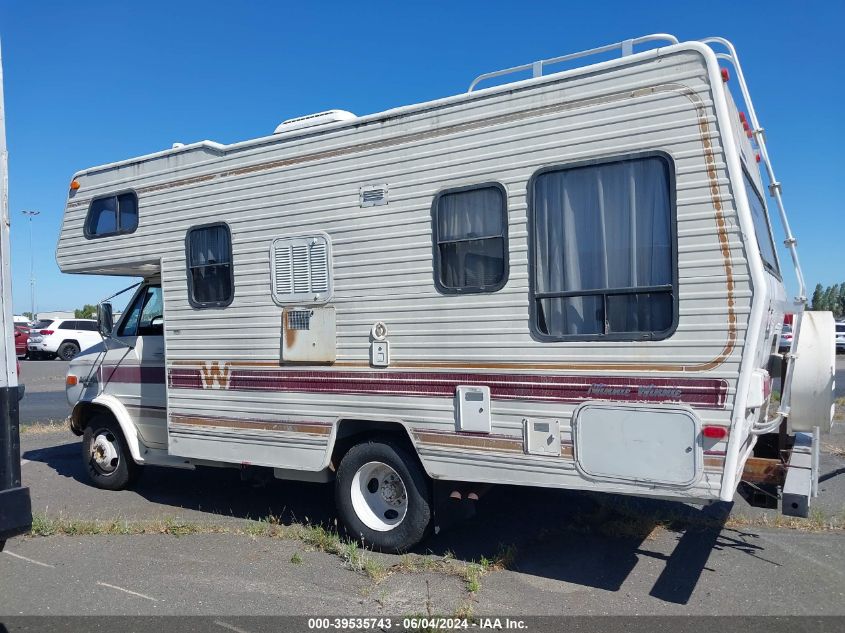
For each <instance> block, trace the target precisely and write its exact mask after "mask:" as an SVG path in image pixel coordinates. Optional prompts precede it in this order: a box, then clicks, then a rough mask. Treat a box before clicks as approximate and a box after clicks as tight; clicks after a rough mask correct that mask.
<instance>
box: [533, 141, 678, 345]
mask: <svg viewBox="0 0 845 633" xmlns="http://www.w3.org/2000/svg"><path fill="white" fill-rule="evenodd" d="M530 189H531V202H530V207H531V208H530V228H529V235H530V249H531V255H530V257H531V258H532V259H531V261H532V262H533V265H532V266H530V267H529V269H530V273H529V274H530V275H531V288H532V305H531V310H532V328H533V331H534V333H535V335H536V336H537V337H538V338H540V339H543V340H566V339H572V338H582V339H583V338H587V339H597V338H598V339H604V338H614V339H617V340H619V339H627V340H640V339H658V338H665V337H666V336H668V335H669V334H670V333H671V330H672V329H673V325H674V323H675V320H676V319H675V315H676V314H677V305H676V298H675V297H676V293H675V291H674V289H675V284H676V273H675V265H674V252H675V248H674V217H673V216H674V181H673V174H672V169H671V162H670V159H669V158H668V157H666V156H665V155H663V154H660V155H655V154H650V155H647V156H642V157H638V158H632V159H626V160H617V161H612V162H602V163H591V164H586V165H584V164H582V165H577V166H573V167H569V168H564V169H551V170H544V171H542V172H540V174H539V175H537V176H536V177H535V178H534V179H533V181H532V185H531V187H530Z"/></svg>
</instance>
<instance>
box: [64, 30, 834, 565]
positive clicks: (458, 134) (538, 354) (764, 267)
mask: <svg viewBox="0 0 845 633" xmlns="http://www.w3.org/2000/svg"><path fill="white" fill-rule="evenodd" d="M649 43H660V46H659V47H658V48H649V49H648V50H642V49H645V48H647V47H646V46H644V45H645V44H649ZM714 47H715V48H717V49H719V50H720V51H722V52H716V51H714ZM610 51H618V52H620V53H621V55H620V56H619V57H618V58H614V59H612V60H610V61H601V62H597V63H594V64H590V65H583V66H580V67H576V68H569V69H566V70H563V71H561V72H556V73H554V74H547V71H548V70H549V67H550V66H553V65H554V64H558V63H561V62H564V63H569V65H570V66H571V65H572V64H571V62H572V60H575V59H579V58H586V57H588V56H590V55H592V54H597V53H608V52H610ZM720 62H724V64H725V67H724V68H722V67H720ZM519 73H531V74H532V75H533V76H531V77H529V78H525V79H522V80H518V81H512V82H510V83H505V84H501V85H494V86H492V87H487V88H484V89H480V88H478V87H477V84H478V83H479V81H490V80H493V79H496V80H499V81H501V78H502V77H504V78H506V79H510V78H512V77H519ZM731 74H733V75H735V76H734V77H731V76H730V75H731ZM731 87H735V88H738V89H739V90H738V92H737V94H736V95H734V97H735V98H736V99H737V100H738V101H741V102H743V103H744V106H743V107H744V110H745V112H747V115H746V114H744V113H743V112H741V111H740V109H739V108H738V107H737V105H736V101H735V100H734V97H732V96H731V92H730V88H731ZM760 166H763V167H765V170H766V172H765V174H761V170H760ZM772 196H773V199H774V201H775V203H776V205H777V209H778V211H779V214H778V215H779V216H780V219H781V221H782V223H783V231H784V233H785V235H786V237H787V240H786V242H787V244H786V245H787V247H788V251H789V253H790V255H791V265H792V267H794V268H795V272H796V273H797V274H798V297H797V298H795V299H791V298H789V297H788V296H787V293H786V290H785V286H784V283H783V275H784V274H786V271H785V270H783V268H784V264H785V262H781V261H780V259H779V258H778V256H777V252H776V248H775V245H774V238H773V235H774V234H773V232H772V227H771V226H770V219H769V214H768V212H767V206H768V205H767V200H771V199H772ZM57 260H58V263H59V266H60V267H61V269H62V271H64V272H66V273H82V274H94V275H133V276H140V277H143V281H142V282H141V283H140V285H139V287H138V288H137V291H136V292H135V295H134V298H133V299H132V300H131V302H130V304H129V306H128V307H127V309H126V310H125V312H124V313H123V315H122V318H121V319H120V320H119V322H117V323H115V324H114V325H112V323H111V318H110V306H109V305H106V304H104V305H103V306H102V309H101V318H100V321H101V326H102V329H103V331H104V334H105V335H106V336H107V338H106V341H105V343H104V344H103V345H102V346H99V347H95V348H93V349H91V350H88V351H87V352H85V353H83V354H81V355H80V356H78V357H77V358H76V359H74V361H73V363H72V364H71V366H70V369H69V373H68V377H67V381H68V382H67V384H68V398H69V399H70V401H71V403H72V404H73V405H74V407H73V413H72V428H73V430H74V431H75V432H76V433H78V434H81V435H83V437H84V442H83V450H84V454H83V458H84V461H85V464H86V467H87V468H88V471H89V472H90V475H91V478H92V480H93V482H94V483H95V484H96V485H98V486H101V487H103V488H110V489H114V488H120V487H123V486H126V485H128V484H130V483H131V481H132V479H133V477H134V475H135V474H136V473H137V472H138V470H139V467H140V466H142V465H145V464H155V465H170V466H176V467H187V468H190V467H193V466H195V465H199V464H210V463H214V464H218V465H231V466H233V467H243V466H245V465H249V466H250V467H266V468H269V469H273V471H274V473H275V475H276V476H277V477H281V478H299V479H308V480H314V481H329V480H334V481H335V486H336V499H337V507H338V511H339V514H340V517H341V518H342V520H343V521H344V523H345V525H346V526H347V528H348V529H349V531H350V532H351V533H353V534H355V535H357V536H359V537H361V538H362V539H363V540H365V541H366V542H367V543H369V544H372V545H374V546H376V547H380V548H383V549H386V550H401V549H404V548H408V547H410V546H412V545H413V544H415V543H417V542H418V541H420V540H421V539H422V538H423V537H424V536H425V534H426V532H427V530H428V529H429V527H430V526H431V522H432V488H433V484H432V482H433V481H434V480H446V481H449V482H452V481H456V482H478V483H507V484H518V485H529V486H546V487H557V488H573V489H584V490H593V491H607V492H613V493H620V494H626V495H639V496H649V497H661V498H668V499H675V500H678V501H682V502H690V503H699V504H707V503H709V502H713V501H718V500H723V501H729V500H731V499H733V497H734V494H735V492H736V490H737V486H738V484H739V482H740V481H741V480H742V479H743V478H746V479H747V480H750V481H756V482H764V483H769V484H778V485H782V486H783V487H784V490H783V495H784V500H785V501H784V508H785V510H787V511H792V512H797V513H801V512H806V505H807V504H808V503H809V497H810V496H811V493H812V491H811V488H812V479H811V476H810V475H809V474H807V473H814V472H815V471H814V470H813V469H812V468H803V467H802V468H789V463H788V462H789V460H793V459H794V460H804V459H808V460H811V461H813V459H814V457H813V448H814V447H815V446H816V445H817V442H815V443H814V441H813V437H814V436H812V435H810V434H809V433H810V432H813V431H814V430H816V427H822V428H826V427H829V425H830V420H831V406H832V398H833V359H834V347H833V345H834V343H833V329H834V326H833V319H832V317H831V316H830V315H829V314H828V313H808V312H803V316H801V315H800V313H801V311H802V310H803V308H804V304H805V303H806V300H805V291H804V283H803V279H802V278H801V273H800V268H799V267H798V261H797V257H796V253H795V240H794V239H793V238H792V234H791V232H790V229H789V226H788V224H786V216H785V213H784V212H783V207H782V203H781V197H780V184H779V183H778V182H777V181H776V180H775V179H774V174H773V172H772V168H771V165H770V162H769V157H768V154H767V152H766V146H765V141H764V138H763V130H762V128H761V127H760V125H759V123H758V121H757V117H756V114H755V112H754V110H753V107H752V103H751V100H750V98H749V96H748V93H747V90H746V84H745V80H744V78H743V76H742V71H741V69H740V66H739V64H738V60H737V56H736V52H735V50H734V49H733V47H732V46H731V45H730V43H729V42H727V41H725V40H721V39H717V38H713V39H709V40H704V41H695V42H680V43H679V42H678V40H677V39H675V38H674V37H672V36H668V35H654V36H646V37H642V38H638V39H636V40H628V41H625V42H621V43H619V44H614V45H610V46H604V47H601V48H598V49H593V50H590V51H585V52H582V53H576V54H573V55H567V56H564V57H560V58H555V59H552V60H543V61H540V62H535V63H533V64H527V65H525V66H520V67H516V68H512V69H507V70H505V71H498V72H495V73H489V74H487V75H482V76H481V77H480V78H479V79H478V80H476V81H475V82H473V84H472V85H471V87H470V89H469V91H468V92H466V93H464V94H460V95H456V96H453V97H448V98H445V99H440V100H437V101H432V102H429V103H422V104H418V105H412V106H408V107H402V108H398V109H395V110H389V111H387V112H381V113H378V114H372V115H368V116H361V117H356V116H354V115H352V114H351V113H348V112H344V111H339V110H333V111H329V112H322V113H318V114H314V115H310V116H306V117H301V118H298V119H292V120H289V121H285V122H284V123H283V124H281V125H279V126H278V127H277V128H276V130H275V133H273V134H270V135H268V136H265V137H262V138H258V139H255V140H250V141H245V142H241V143H235V144H232V145H221V144H218V143H214V142H211V141H202V142H199V143H193V144H189V145H180V144H177V145H175V146H174V147H173V148H172V149H168V150H165V151H162V152H158V153H155V154H150V155H147V156H141V157H139V158H133V159H130V160H125V161H121V162H116V163H111V164H108V165H103V166H100V167H93V168H90V169H85V170H83V171H80V172H78V173H77V174H76V175H74V176H73V179H72V182H71V185H70V190H69V195H68V200H67V207H66V210H65V215H64V221H63V225H62V231H61V236H60V238H59V243H58V249H57ZM787 312H790V313H791V312H797V313H799V316H797V317H796V327H795V332H796V336H795V343H794V344H793V348H792V350H791V352H790V353H789V354H787V355H786V357H785V358H784V357H782V356H781V355H778V350H777V342H778V335H779V331H780V328H781V324H782V322H783V315H784V313H787ZM245 332H248V333H249V337H248V338H246V337H244V335H243V334H244V333H245ZM784 360H785V361H787V362H786V363H785V364H786V365H788V370H787V372H786V378H785V380H784V381H783V387H782V391H783V395H782V399H781V404H780V407H779V409H778V411H777V413H773V414H771V415H770V414H769V413H768V405H769V401H770V394H771V392H772V376H773V374H775V373H776V370H777V369H779V368H780V366H781V362H782V361H784ZM780 429H784V430H785V431H786V432H785V433H782V434H781V436H782V437H781V441H780V444H778V443H777V442H775V443H774V447H775V448H774V454H769V455H764V454H762V453H761V451H760V450H759V449H756V448H755V445H756V444H757V440H758V438H759V437H760V436H761V435H766V434H775V435H774V436H773V437H777V434H778V431H779V430H780ZM804 431H807V432H808V433H807V434H806V435H805V434H802V432H804ZM817 435H818V433H817V432H816V433H815V437H817ZM783 438H786V439H785V441H784V440H783ZM793 443H794V445H795V447H797V448H796V449H795V450H793ZM762 445H763V443H761V444H760V446H762ZM765 445H766V446H769V447H771V446H772V442H765ZM755 451H756V454H755ZM814 463H815V462H814V461H813V464H814ZM802 464H803V462H802ZM793 472H794V473H796V475H795V476H792V475H791V474H789V475H785V474H784V473H793ZM790 479H791V481H792V483H790ZM784 480H786V481H784ZM465 488H466V487H465V486H464V489H465ZM788 495H790V496H788ZM787 500H788V503H787Z"/></svg>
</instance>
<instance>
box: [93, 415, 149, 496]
mask: <svg viewBox="0 0 845 633" xmlns="http://www.w3.org/2000/svg"><path fill="white" fill-rule="evenodd" d="M82 463H83V465H84V466H85V471H86V472H87V473H88V477H89V478H90V479H91V483H93V484H94V485H95V486H96V487H97V488H102V489H104V490H123V489H124V488H127V487H129V486H130V485H132V484H133V483H134V482H135V480H136V479H137V478H138V475H139V474H140V467H139V466H138V464H136V463H135V462H134V460H133V459H132V455H130V453H129V449H128V447H127V445H126V438H124V437H123V431H121V429H120V425H119V424H118V423H117V421H116V420H115V419H114V418H113V417H112V416H110V415H108V414H106V413H98V414H96V415H94V416H93V417H92V418H91V419H90V420H89V421H88V426H86V427H85V431H84V432H83V434H82Z"/></svg>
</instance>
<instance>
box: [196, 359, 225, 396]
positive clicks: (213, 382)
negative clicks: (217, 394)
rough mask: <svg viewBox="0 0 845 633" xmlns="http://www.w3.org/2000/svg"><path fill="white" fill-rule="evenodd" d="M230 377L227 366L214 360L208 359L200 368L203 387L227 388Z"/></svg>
mask: <svg viewBox="0 0 845 633" xmlns="http://www.w3.org/2000/svg"><path fill="white" fill-rule="evenodd" d="M231 377H232V370H231V369H230V368H229V366H228V365H227V364H226V363H218V362H217V361H216V360H213V361H208V362H206V363H205V364H204V365H203V366H202V367H201V368H200V378H202V388H203V389H228V388H229V381H230V379H231Z"/></svg>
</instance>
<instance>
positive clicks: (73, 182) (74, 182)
mask: <svg viewBox="0 0 845 633" xmlns="http://www.w3.org/2000/svg"><path fill="white" fill-rule="evenodd" d="M70 188H71V190H73V191H76V190H77V189H79V181H78V180H71V181H70Z"/></svg>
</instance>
